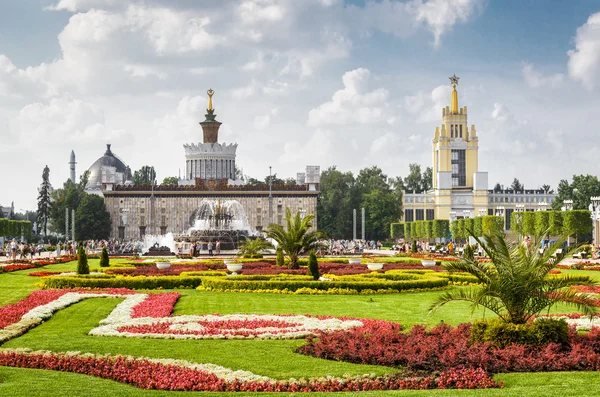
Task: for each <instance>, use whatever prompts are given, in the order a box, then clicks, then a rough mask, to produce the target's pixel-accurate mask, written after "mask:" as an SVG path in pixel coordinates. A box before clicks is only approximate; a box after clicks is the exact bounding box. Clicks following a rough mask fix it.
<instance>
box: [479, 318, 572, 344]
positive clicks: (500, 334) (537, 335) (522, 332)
mask: <svg viewBox="0 0 600 397" xmlns="http://www.w3.org/2000/svg"><path fill="white" fill-rule="evenodd" d="M471 342H473V343H475V342H488V343H490V344H492V345H495V346H498V347H501V348H504V347H506V346H508V345H510V344H511V343H516V344H520V345H546V344H548V343H558V344H560V345H562V346H568V344H569V327H568V325H567V323H566V322H565V321H564V320H561V319H553V318H540V319H538V320H536V321H535V322H533V323H527V324H511V323H507V322H505V321H504V320H502V319H499V318H496V319H493V320H488V321H475V322H474V323H473V326H472V329H471Z"/></svg>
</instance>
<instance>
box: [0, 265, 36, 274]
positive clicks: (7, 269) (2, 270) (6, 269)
mask: <svg viewBox="0 0 600 397" xmlns="http://www.w3.org/2000/svg"><path fill="white" fill-rule="evenodd" d="M36 267H37V266H36V265H34V264H32V263H18V264H14V265H5V266H0V273H9V272H16V271H18V270H25V269H34V268H36Z"/></svg>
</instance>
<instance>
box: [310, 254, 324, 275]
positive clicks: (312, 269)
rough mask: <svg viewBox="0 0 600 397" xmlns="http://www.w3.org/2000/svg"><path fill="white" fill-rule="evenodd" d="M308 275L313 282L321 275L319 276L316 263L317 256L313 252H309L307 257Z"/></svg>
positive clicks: (317, 263)
mask: <svg viewBox="0 0 600 397" xmlns="http://www.w3.org/2000/svg"><path fill="white" fill-rule="evenodd" d="M308 275H309V276H312V277H313V278H314V279H315V280H318V279H319V278H320V277H321V275H320V274H319V262H317V255H316V254H315V251H314V250H313V251H310V256H309V257H308Z"/></svg>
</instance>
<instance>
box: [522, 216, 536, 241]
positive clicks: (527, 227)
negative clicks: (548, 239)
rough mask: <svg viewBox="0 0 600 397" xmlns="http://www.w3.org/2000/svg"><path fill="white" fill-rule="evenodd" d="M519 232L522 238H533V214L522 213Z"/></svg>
mask: <svg viewBox="0 0 600 397" xmlns="http://www.w3.org/2000/svg"><path fill="white" fill-rule="evenodd" d="M521 232H522V234H523V235H524V236H533V235H534V234H535V213H534V212H531V211H528V212H523V216H522V218H521Z"/></svg>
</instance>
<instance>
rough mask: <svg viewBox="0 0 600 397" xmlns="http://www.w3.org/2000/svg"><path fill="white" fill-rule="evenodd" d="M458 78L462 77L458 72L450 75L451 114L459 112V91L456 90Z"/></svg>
mask: <svg viewBox="0 0 600 397" xmlns="http://www.w3.org/2000/svg"><path fill="white" fill-rule="evenodd" d="M458 79H460V77H457V76H456V74H454V75H453V76H452V77H450V84H452V102H451V106H450V113H451V114H458V91H456V86H457V85H458Z"/></svg>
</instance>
